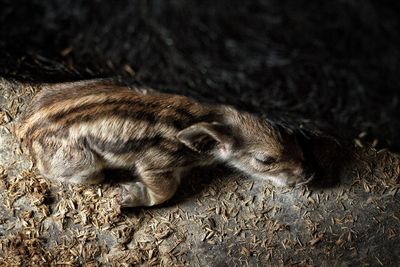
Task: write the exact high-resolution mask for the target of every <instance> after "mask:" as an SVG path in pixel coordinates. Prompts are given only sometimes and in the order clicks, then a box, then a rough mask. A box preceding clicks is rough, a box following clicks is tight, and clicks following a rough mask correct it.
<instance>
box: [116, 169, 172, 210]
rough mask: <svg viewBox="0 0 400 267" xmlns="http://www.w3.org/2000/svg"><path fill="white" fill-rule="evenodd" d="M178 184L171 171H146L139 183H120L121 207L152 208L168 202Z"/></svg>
mask: <svg viewBox="0 0 400 267" xmlns="http://www.w3.org/2000/svg"><path fill="white" fill-rule="evenodd" d="M179 182H180V177H178V176H177V175H176V174H175V173H174V172H173V171H146V172H144V173H142V174H141V181H138V182H127V183H122V184H121V187H120V204H121V206H122V207H139V206H154V205H158V204H161V203H163V202H165V201H167V200H169V199H170V198H171V197H172V196H173V195H174V194H175V192H176V190H177V188H178V186H179Z"/></svg>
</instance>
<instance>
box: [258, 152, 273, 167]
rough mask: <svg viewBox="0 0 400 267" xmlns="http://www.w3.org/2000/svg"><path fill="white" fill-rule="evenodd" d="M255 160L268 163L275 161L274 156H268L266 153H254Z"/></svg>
mask: <svg viewBox="0 0 400 267" xmlns="http://www.w3.org/2000/svg"><path fill="white" fill-rule="evenodd" d="M254 158H255V160H257V162H259V163H262V164H265V165H268V164H272V163H274V162H276V158H274V157H271V156H268V155H263V154H256V155H254Z"/></svg>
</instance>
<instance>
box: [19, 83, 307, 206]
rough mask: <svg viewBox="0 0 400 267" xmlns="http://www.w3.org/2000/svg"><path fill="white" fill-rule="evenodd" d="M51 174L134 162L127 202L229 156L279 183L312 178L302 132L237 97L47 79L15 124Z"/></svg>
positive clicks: (160, 197) (160, 192) (158, 198)
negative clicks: (243, 108) (219, 101)
mask: <svg viewBox="0 0 400 267" xmlns="http://www.w3.org/2000/svg"><path fill="white" fill-rule="evenodd" d="M15 132H16V135H17V137H18V138H19V139H20V140H21V142H22V143H23V145H24V146H25V147H26V148H27V150H28V151H29V153H30V155H31V156H32V158H33V160H34V162H35V163H36V166H37V168H38V170H39V172H40V173H41V174H42V175H43V176H44V177H46V178H48V179H54V180H59V181H62V182H70V183H90V184H95V183H99V182H101V181H103V180H104V176H103V170H105V169H129V170H134V171H135V172H136V174H137V175H138V177H139V178H140V179H138V180H134V179H132V181H130V182H126V183H122V184H121V185H120V187H119V198H120V201H121V205H122V206H126V207H136V206H153V205H156V204H160V203H163V202H165V201H166V200H168V199H170V198H171V197H172V196H173V195H174V193H175V191H176V189H177V187H178V185H179V183H180V180H181V177H182V176H183V174H184V173H185V172H186V171H187V170H189V169H190V168H193V167H195V166H204V165H210V164H213V163H216V162H224V163H226V164H227V165H230V166H232V167H234V168H236V169H238V170H240V171H242V172H244V173H245V174H247V175H248V176H251V177H255V178H260V179H265V180H270V181H272V182H273V183H275V184H277V185H280V186H294V185H298V184H302V183H307V182H308V181H309V180H310V179H309V178H308V177H307V176H306V175H305V171H304V156H303V152H302V149H301V148H300V146H299V144H298V142H297V140H296V137H295V136H294V135H293V134H290V133H288V132H286V131H283V130H281V129H279V127H277V126H276V125H275V124H273V123H270V122H268V121H267V120H265V119H261V118H259V117H257V116H255V115H253V114H250V113H247V112H240V111H238V110H236V109H234V108H233V107H230V106H222V105H209V104H201V103H199V102H197V101H195V100H193V99H191V98H189V97H184V96H179V95H172V94H162V93H156V92H150V93H144V92H141V91H140V89H137V90H133V89H130V88H128V87H125V86H117V85H113V84H110V83H107V82H103V81H83V82H75V83H65V84H54V85H47V86H45V87H44V88H43V89H42V90H41V91H40V92H39V93H38V94H37V95H36V96H35V97H34V98H33V100H32V102H31V104H30V105H29V107H28V108H27V111H26V113H25V115H24V116H23V117H22V118H21V120H20V122H19V124H18V125H17V126H16V127H15Z"/></svg>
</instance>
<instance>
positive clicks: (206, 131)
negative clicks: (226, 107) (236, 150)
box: [177, 122, 233, 156]
mask: <svg viewBox="0 0 400 267" xmlns="http://www.w3.org/2000/svg"><path fill="white" fill-rule="evenodd" d="M177 138H178V140H179V141H181V142H182V143H183V144H185V145H186V146H187V147H189V148H190V149H192V150H194V151H197V152H200V153H204V152H206V153H210V152H217V153H221V156H228V155H229V154H230V153H231V148H232V145H233V137H232V134H231V133H230V132H229V129H228V128H227V127H226V126H224V125H222V124H220V123H217V122H212V123H210V122H200V123H196V124H194V125H192V126H190V127H188V128H186V129H183V130H182V131H180V132H179V133H178V134H177Z"/></svg>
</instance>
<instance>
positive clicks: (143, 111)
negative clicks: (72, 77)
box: [16, 81, 218, 152]
mask: <svg viewBox="0 0 400 267" xmlns="http://www.w3.org/2000/svg"><path fill="white" fill-rule="evenodd" d="M217 116H218V115H216V112H214V111H213V110H212V109H210V108H208V107H207V106H204V105H200V104H198V103H197V102H195V101H193V100H192V99H190V98H187V97H183V96H177V95H167V94H160V93H157V94H143V93H140V92H139V91H138V90H131V89H129V88H127V87H123V86H116V85H112V84H109V83H107V82H102V81H100V82H99V81H88V82H78V83H67V84H56V85H50V86H47V87H45V88H44V89H43V90H42V91H40V92H39V93H38V94H37V95H36V96H35V97H34V99H33V100H32V103H31V105H30V107H29V108H28V109H27V111H26V115H25V116H24V117H23V118H22V119H21V121H20V124H19V126H18V127H17V129H16V134H17V136H18V137H19V138H20V139H21V140H23V141H24V142H25V144H26V145H27V146H28V148H29V149H31V146H32V142H33V141H37V142H46V141H47V139H49V138H63V139H68V140H75V141H77V140H79V139H82V138H87V137H90V140H92V141H93V142H97V143H98V142H101V143H102V144H106V145H107V144H109V146H110V147H111V146H114V148H115V149H117V150H118V147H120V148H121V149H122V148H125V149H129V145H127V144H133V143H135V144H136V145H138V144H139V143H140V142H139V143H138V142H136V141H137V140H139V139H146V138H147V139H148V140H147V141H148V142H150V141H152V142H154V141H155V140H158V141H159V140H160V139H174V138H175V134H176V133H177V132H178V131H179V130H182V129H184V128H186V127H188V126H190V125H191V124H193V123H196V122H200V121H213V120H215V119H216V117H217ZM148 142H147V143H148ZM142 143H143V142H142ZM116 144H119V146H116ZM121 149H120V150H121ZM115 152H124V151H115Z"/></svg>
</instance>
